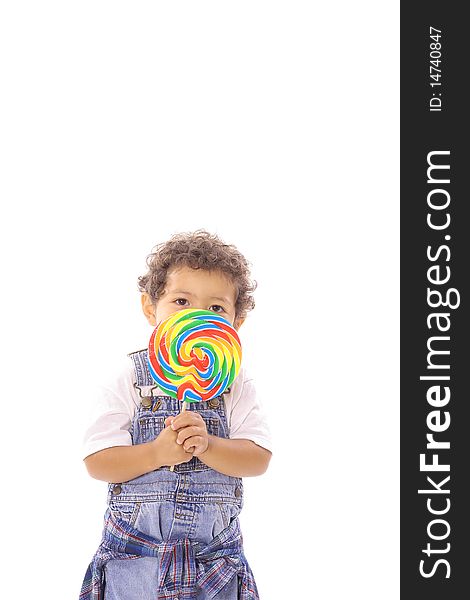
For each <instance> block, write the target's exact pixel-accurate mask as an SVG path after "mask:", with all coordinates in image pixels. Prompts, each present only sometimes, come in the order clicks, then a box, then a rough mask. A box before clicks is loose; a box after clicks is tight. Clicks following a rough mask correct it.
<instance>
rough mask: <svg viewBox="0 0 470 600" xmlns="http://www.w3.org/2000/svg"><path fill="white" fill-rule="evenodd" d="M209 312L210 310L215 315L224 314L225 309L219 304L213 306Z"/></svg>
mask: <svg viewBox="0 0 470 600" xmlns="http://www.w3.org/2000/svg"><path fill="white" fill-rule="evenodd" d="M209 310H212V311H214V312H216V313H220V312H224V310H225V309H224V307H223V306H220V305H219V304H213V305H212V306H211V307H210V309H209Z"/></svg>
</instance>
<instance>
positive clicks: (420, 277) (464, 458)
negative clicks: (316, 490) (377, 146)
mask: <svg viewBox="0 0 470 600" xmlns="http://www.w3.org/2000/svg"><path fill="white" fill-rule="evenodd" d="M464 7H465V3H457V2H435V1H427V2H408V3H406V2H402V3H401V59H400V61H401V87H400V96H401V97H400V105H401V192H400V193H401V209H400V210H401V213H400V219H401V257H400V260H401V307H400V311H401V413H400V414H401V440H402V441H401V456H400V461H401V488H400V497H401V502H400V510H401V597H402V598H403V599H408V598H409V599H413V600H415V599H416V598H425V599H426V600H433V599H434V598H436V599H437V598H439V599H440V600H442V599H444V598H445V599H446V600H453V599H459V600H461V599H462V598H466V597H469V596H470V591H469V581H470V527H469V523H470V491H469V490H470V393H469V385H468V380H470V352H469V344H468V340H470V328H469V284H468V280H469V276H470V217H468V215H469V214H470V193H469V190H468V189H467V187H468V184H467V179H468V176H467V173H469V171H470V170H469V167H468V159H469V158H470V155H469V152H468V149H467V145H468V144H469V143H470V139H469V134H470V127H469V116H468V109H469V106H470V103H469V101H468V99H467V98H466V94H468V92H466V90H467V89H468V83H467V81H466V80H467V79H468V76H467V73H468V71H469V69H468V65H467V61H468V59H469V57H470V51H469V39H470V35H469V33H468V23H467V20H466V19H465V17H464V14H463V11H464Z"/></svg>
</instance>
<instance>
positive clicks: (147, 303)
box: [140, 292, 157, 327]
mask: <svg viewBox="0 0 470 600" xmlns="http://www.w3.org/2000/svg"><path fill="white" fill-rule="evenodd" d="M140 301H141V303H142V311H143V313H144V315H145V318H146V319H147V321H148V322H149V324H150V325H153V326H154V327H155V326H156V325H157V321H156V319H155V305H154V303H153V302H152V298H150V296H149V295H148V294H147V292H144V293H143V294H142V296H141V298H140Z"/></svg>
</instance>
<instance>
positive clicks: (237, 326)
mask: <svg viewBox="0 0 470 600" xmlns="http://www.w3.org/2000/svg"><path fill="white" fill-rule="evenodd" d="M244 322H245V317H243V318H240V317H237V318H236V319H235V321H234V323H233V328H234V329H236V330H237V331H238V330H239V329H240V327H241V326H242V325H243V323H244Z"/></svg>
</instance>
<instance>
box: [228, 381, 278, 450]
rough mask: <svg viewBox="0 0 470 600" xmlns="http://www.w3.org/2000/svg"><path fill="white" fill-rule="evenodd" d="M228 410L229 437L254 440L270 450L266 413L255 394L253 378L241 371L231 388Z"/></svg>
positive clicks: (270, 443)
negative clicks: (247, 376)
mask: <svg viewBox="0 0 470 600" xmlns="http://www.w3.org/2000/svg"><path fill="white" fill-rule="evenodd" d="M231 395H232V398H231V400H232V401H231V403H230V406H229V407H228V412H229V437H230V438H231V439H238V440H239V439H244V440H251V441H253V442H255V444H257V445H258V446H261V447H263V448H266V450H269V451H270V452H272V441H271V433H270V430H269V425H268V422H267V418H266V414H265V412H264V410H263V407H262V406H261V403H260V401H259V400H258V398H257V396H256V389H255V385H254V381H253V379H249V378H246V375H245V373H244V372H241V373H240V375H239V377H238V378H237V379H236V381H235V383H234V385H233V388H232V394H231Z"/></svg>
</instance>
